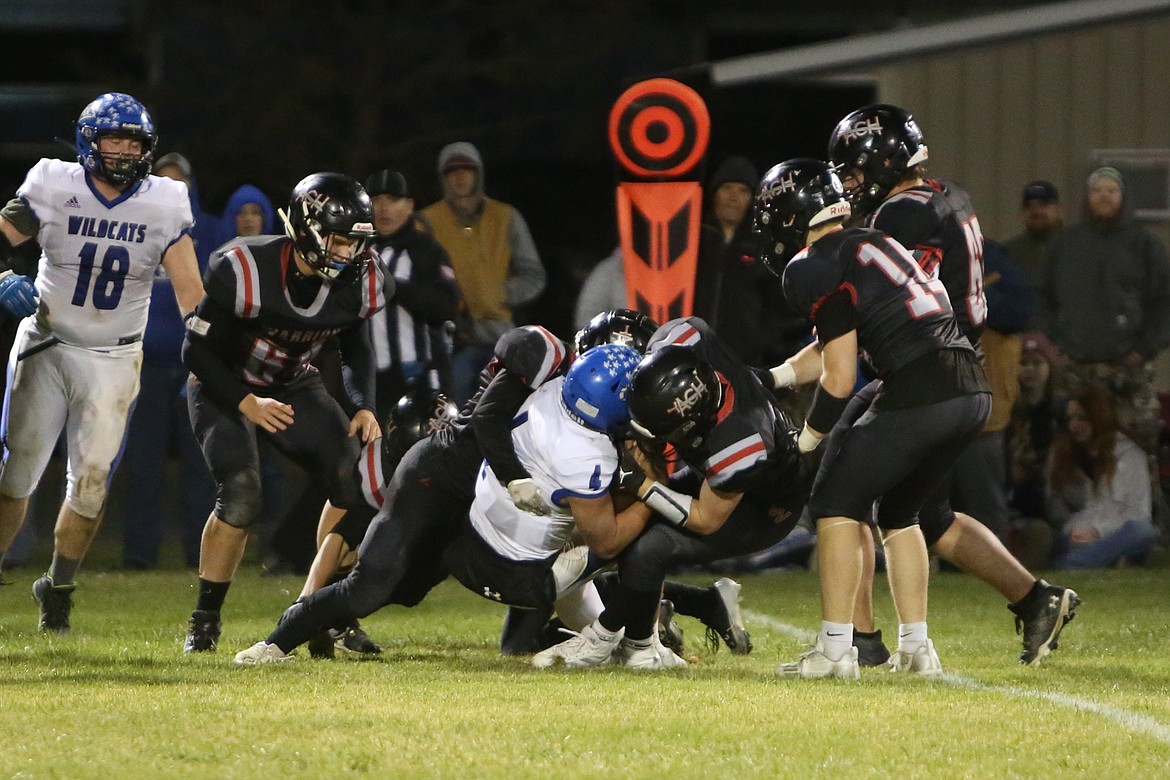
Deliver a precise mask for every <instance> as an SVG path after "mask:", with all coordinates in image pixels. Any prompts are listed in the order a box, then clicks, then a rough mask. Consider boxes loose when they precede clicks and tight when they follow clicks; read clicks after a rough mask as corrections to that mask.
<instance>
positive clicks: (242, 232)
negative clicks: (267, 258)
mask: <svg viewBox="0 0 1170 780" xmlns="http://www.w3.org/2000/svg"><path fill="white" fill-rule="evenodd" d="M275 232H276V212H275V211H274V210H273V208H272V201H271V200H269V198H268V196H267V195H265V194H264V192H263V191H262V190H261V189H260V188H259V187H257V186H255V185H254V184H241V185H240V186H239V187H237V188H236V191H235V192H233V193H232V194H231V197H229V198H228V202H227V206H226V207H224V210H223V219H222V220H220V225H219V237H218V240H217V243H216V246H221V245H223V244H226V243H227V242H228V241H231V240H232V239H233V238H235V237H236V236H268V235H272V234H273V233H275Z"/></svg>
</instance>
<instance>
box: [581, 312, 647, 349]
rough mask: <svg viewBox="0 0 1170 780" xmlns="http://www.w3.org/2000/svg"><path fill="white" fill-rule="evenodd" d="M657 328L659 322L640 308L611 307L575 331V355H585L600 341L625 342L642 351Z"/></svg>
mask: <svg viewBox="0 0 1170 780" xmlns="http://www.w3.org/2000/svg"><path fill="white" fill-rule="evenodd" d="M656 330H658V323H657V322H655V321H654V320H652V319H650V318H649V317H647V316H646V315H645V314H642V313H641V312H636V311H633V310H631V309H610V310H609V311H603V312H601V314H598V315H597V316H595V317H594V318H593V319H591V320H589V324H587V325H586V326H585V327H584V328H581V330H579V331H577V336H576V338H575V339H574V345H575V346H576V348H577V354H578V355H584V354H585V353H586V352H588V351H589V350H591V349H593V348H594V347H599V346H601V345H602V344H624V345H625V346H627V347H630V348H632V349H635V350H637V351H638V352H641V353H645V352H646V344H647V343H648V342H649V341H650V337H651V336H653V335H654V331H656Z"/></svg>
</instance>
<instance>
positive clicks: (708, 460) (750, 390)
mask: <svg viewBox="0 0 1170 780" xmlns="http://www.w3.org/2000/svg"><path fill="white" fill-rule="evenodd" d="M668 344H681V345H683V346H686V347H690V348H691V349H693V350H695V352H696V353H697V354H698V355H699V356H700V357H701V358H702V359H703V360H705V361H707V362H708V363H710V364H711V367H712V368H714V369H715V373H716V375H717V376H718V377H719V381H720V383H721V384H722V385H723V403H722V405H721V406H720V407H719V412H718V416H717V417H716V422H715V425H714V427H713V428H711V430H710V432H709V433H707V435H706V436H704V437H703V441H702V444H700V445H699V447H698V448H697V449H696V450H684V451H681V452H680V453H679V455H680V456H681V457H682V459H683V461H685V462H686V463H687V465H689V466H690V467H691V468H693V469H696V470H697V471H698V472H699V473H701V474H703V476H704V477H705V478H706V480H707V482H708V484H710V485H711V487H713V488H715V489H716V490H723V491H727V492H729V493H748V492H749V491H750V493H751V494H752V496H753V497H756V498H759V499H767V500H768V501H769V503H774V504H780V505H788V506H796V505H799V504H803V502H804V500H805V498H807V497H808V490H809V487H810V482H809V480H808V479H807V476H808V474H806V473H805V468H804V466H803V465H802V462H801V459H800V454H799V452H798V451H797V449H796V444H795V433H796V431H795V428H793V426H792V424H791V422H790V421H789V420H788V418H787V417H785V416H784V413H783V412H781V411H780V410H779V409H777V408H776V406H775V404H773V403H772V398H771V393H769V392H768V391H767V390H766V389H765V388H764V386H763V385H762V384H761V383H760V381H759V379H757V378H756V376H755V375H754V374H753V373H752V371H751V369H750V368H748V366H746V365H745V364H744V363H743V361H741V360H739V359H738V358H737V357H735V355H734V354H732V352H731V351H730V348H729V347H728V346H727V345H726V344H725V343H724V342H723V341H722V340H721V339H720V338H719V337H718V336H717V335H716V334H715V333H714V332H713V331H712V330H711V328H710V326H709V325H707V323H706V322H704V321H703V320H701V319H699V318H697V317H686V318H683V319H677V320H672V321H670V322H668V323H666V324H665V325H663V326H662V327H660V328H659V329H658V330H657V331H656V332H655V333H654V335H653V336H652V337H651V338H650V342H649V346H648V347H647V352H648V353H652V352H654V351H655V350H656V349H658V348H660V347H663V346H666V345H668Z"/></svg>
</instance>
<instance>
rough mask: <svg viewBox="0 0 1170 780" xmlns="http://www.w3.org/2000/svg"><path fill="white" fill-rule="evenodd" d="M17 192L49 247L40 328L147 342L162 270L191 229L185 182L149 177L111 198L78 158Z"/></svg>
mask: <svg viewBox="0 0 1170 780" xmlns="http://www.w3.org/2000/svg"><path fill="white" fill-rule="evenodd" d="M16 194H17V195H18V196H19V197H20V199H21V200H22V201H23V203H24V204H25V205H26V206H27V208H28V209H29V211H30V212H31V213H32V216H33V218H34V219H35V220H36V222H37V225H38V229H37V234H36V236H35V238H36V240H37V242H38V243H40V245H41V247H42V249H43V252H42V254H41V260H40V265H39V268H38V270H37V279H36V286H37V290H38V291H39V292H40V295H41V304H40V308H39V309H38V311H37V326H38V328H39V329H40V330H42V331H45V332H47V333H50V334H52V335H53V336H55V337H57V338H58V339H59V340H61V341H63V342H65V343H66V344H73V345H76V346H82V347H111V346H117V345H119V344H127V343H130V342H132V341H137V340H138V339H140V338H141V337H142V333H143V331H145V329H146V317H147V310H148V305H149V302H150V292H151V287H152V285H153V284H154V271H155V268H156V267H157V266H158V265H159V263H160V262H161V261H162V257H163V255H164V254H165V253H166V251H167V249H168V248H169V247H170V246H171V245H172V244H174V243H175V242H176V241H178V240H179V239H180V238H182V236H183V234H184V233H188V232H190V230H191V226H192V218H191V206H190V202H189V201H188V199H187V192H186V188H185V187H184V185H183V184H182V183H180V182H177V181H174V180H172V179H167V178H161V177H158V176H147V177H146V179H144V180H143V181H141V182H138V183H135V184H133V185H131V186H130V187H128V188H127V189H126V190H125V191H124V192H122V193H121V194H120V195H118V197H117V198H115V199H113V200H107V199H106V198H105V197H103V196H102V195H101V194H99V193H98V191H97V190H96V189H95V188H94V186H93V184H92V183H91V182H90V181H89V179H88V178H87V177H86V175H85V170H84V169H83V168H82V167H81V166H80V165H78V164H77V163H72V162H64V161H62V160H41V161H40V162H38V163H37V164H36V165H34V166H33V167H32V169H30V170H29V172H28V176H27V177H26V178H25V180H24V183H23V184H22V185H21V186H20V188H19V189H18V190H17V193H16Z"/></svg>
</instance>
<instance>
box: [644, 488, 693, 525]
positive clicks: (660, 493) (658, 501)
mask: <svg viewBox="0 0 1170 780" xmlns="http://www.w3.org/2000/svg"><path fill="white" fill-rule="evenodd" d="M640 498H641V499H642V501H644V502H645V503H646V506H648V507H650V508H651V509H653V510H654V511H655V512H657V513H658V514H660V515H662V517H663V519H665V520H666V521H667V522H668V523H673V524H674V525H677V526H678V527H679V528H682V527H683V526H685V525H686V524H687V518H688V517H690V515H691V502H692V501H694V499H693V498H691V497H690V496H687V495H683V494H682V493H679V492H678V491H677V490H671V489H670V488H668V487H667V486H666V485H663V484H662V483H661V482H653V483H651V485H650V488H649V490H647V491H646V492H645V493H643V494H642V495H641V496H640Z"/></svg>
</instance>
